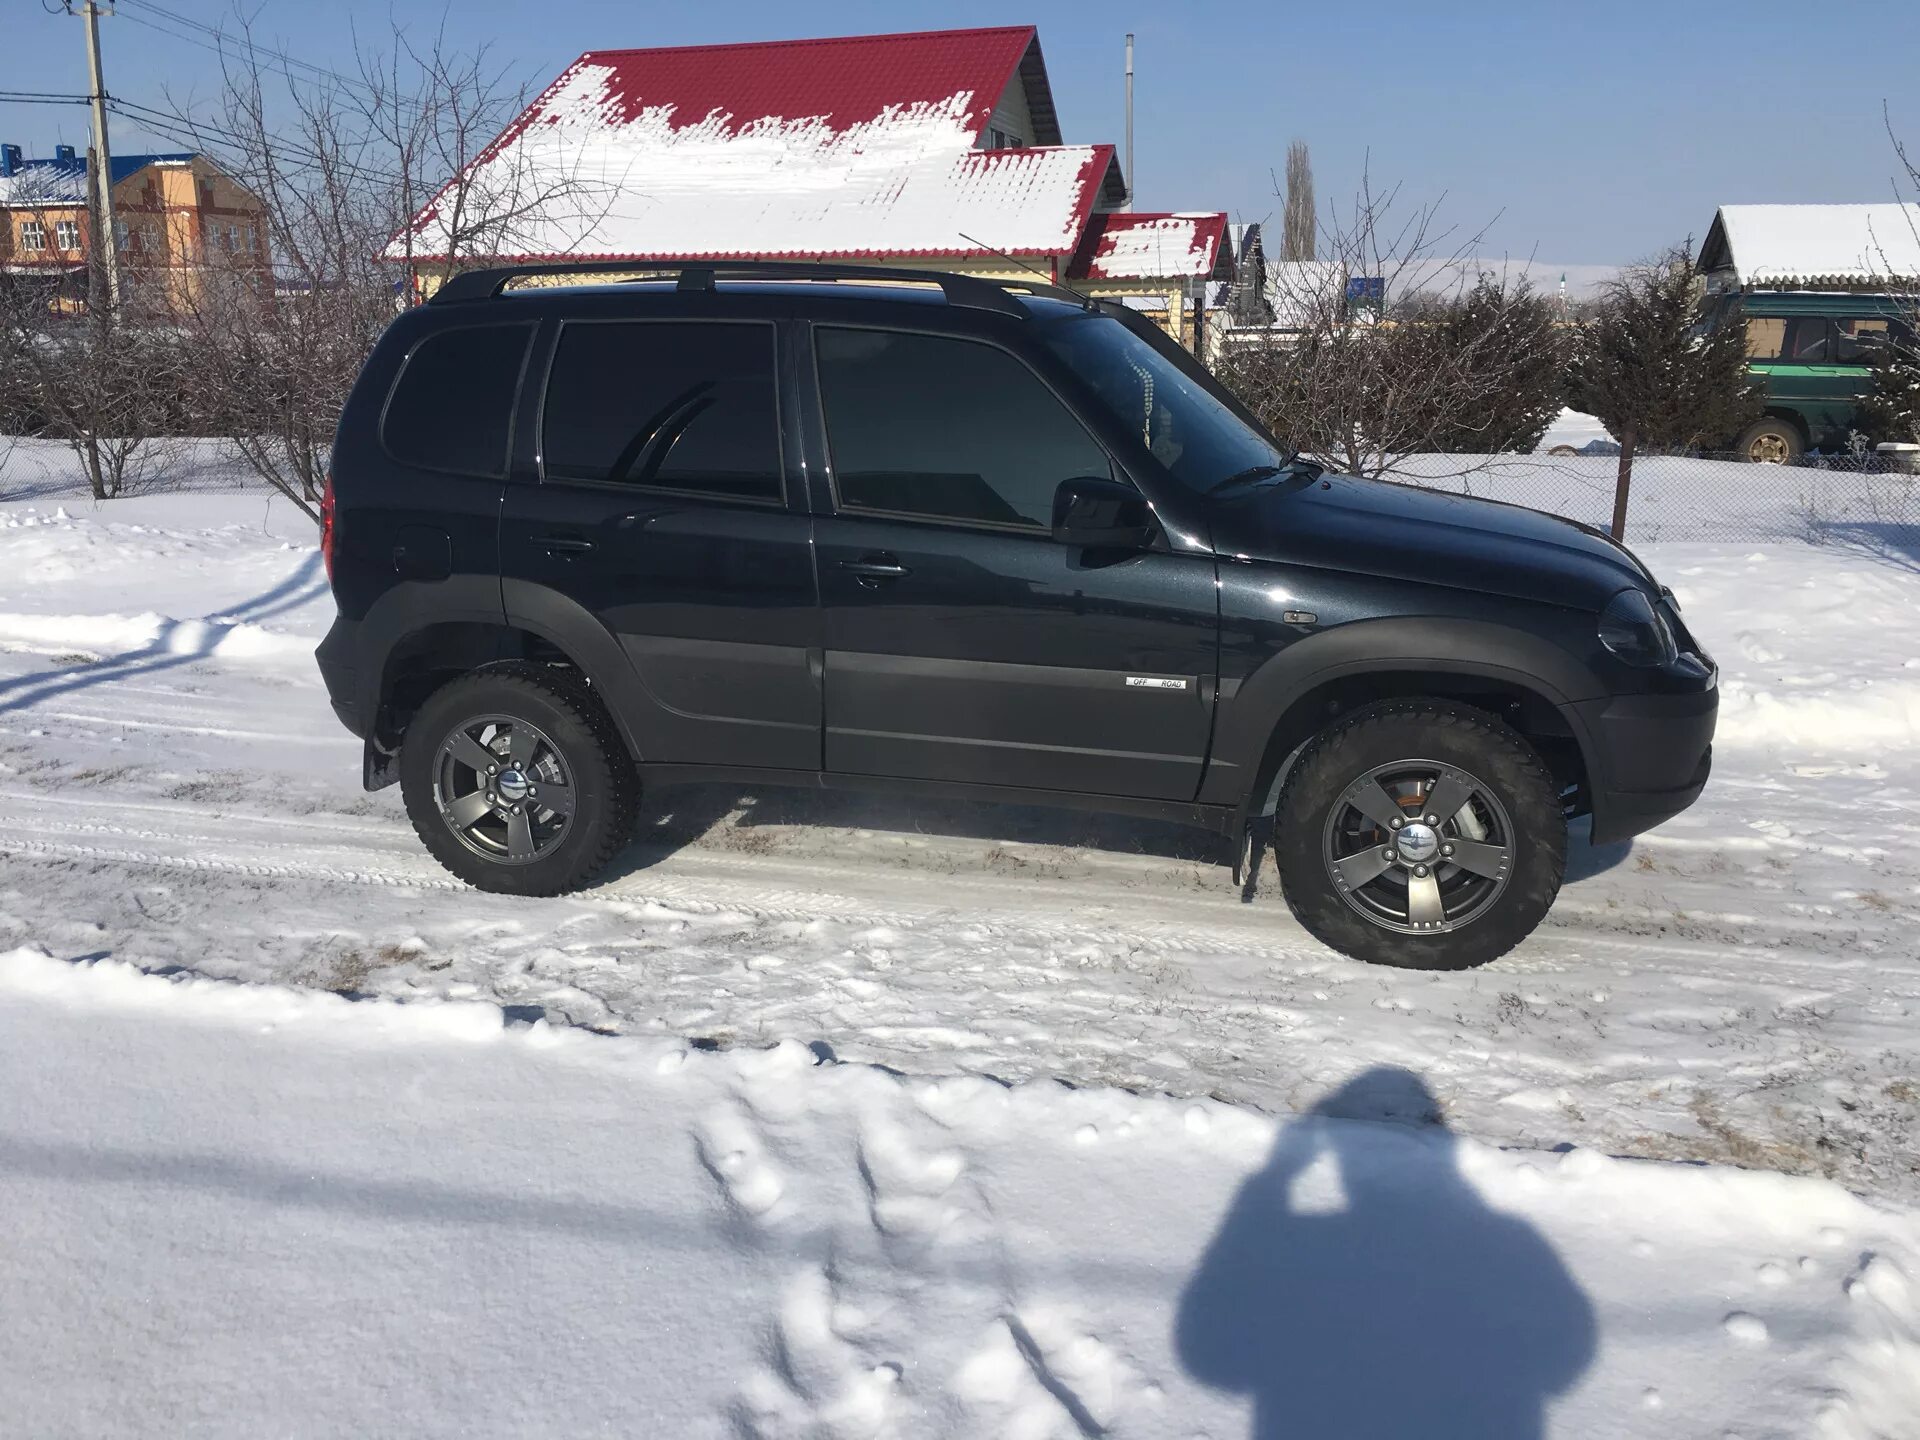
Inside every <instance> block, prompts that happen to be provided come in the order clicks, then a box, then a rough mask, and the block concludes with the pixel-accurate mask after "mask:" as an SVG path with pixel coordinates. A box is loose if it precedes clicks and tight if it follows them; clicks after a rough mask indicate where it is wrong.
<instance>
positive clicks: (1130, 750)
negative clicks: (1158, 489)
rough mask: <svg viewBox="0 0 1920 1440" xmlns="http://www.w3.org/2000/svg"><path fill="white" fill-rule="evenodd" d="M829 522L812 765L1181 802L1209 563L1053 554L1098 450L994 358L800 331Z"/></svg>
mask: <svg viewBox="0 0 1920 1440" xmlns="http://www.w3.org/2000/svg"><path fill="white" fill-rule="evenodd" d="M814 339H815V357H816V361H817V364H818V367H819V382H820V384H819V391H820V396H821V403H822V405H823V408H824V412H825V420H826V430H827V441H828V449H829V452H830V458H831V475H832V479H833V489H834V505H835V513H834V514H833V515H832V516H830V517H822V518H821V519H819V520H817V521H816V529H815V535H816V541H817V545H818V550H819V563H820V587H821V598H822V602H823V606H824V612H825V620H826V630H825V643H826V663H825V668H826V739H825V749H826V768H827V769H828V770H829V771H838V772H842V773H849V774H863V775H887V776H900V777H907V778H913V779H926V780H950V781H964V782H970V783H975V784H990V785H1011V786H1021V787H1028V788H1038V789H1047V790H1064V791H1083V792H1091V793H1097V794H1110V795H1127V796H1147V797H1154V798H1159V799H1191V798H1192V797H1193V795H1194V793H1195V791H1196V790H1197V788H1198V786H1199V782H1200V774H1201V770H1202V769H1203V767H1204V765H1205V761H1206V751H1207V741H1208V736H1209V734H1210V730H1211V725H1212V713H1213V699H1214V674H1215V671H1216V669H1217V653H1218V652H1217V644H1218V629H1219V614H1218V599H1217V596H1216V591H1215V586H1214V561H1213V557H1212V556H1210V555H1204V554H1176V553H1169V552H1166V551H1154V552H1138V553H1122V554H1116V553H1111V552H1092V551H1087V550H1083V549H1081V548H1079V547H1076V546H1070V545H1062V544H1059V543H1057V542H1056V541H1055V540H1054V538H1053V534H1052V527H1051V518H1052V505H1053V495H1054V491H1055V489H1056V488H1057V487H1058V485H1059V483H1060V482H1061V481H1063V480H1068V479H1073V478H1076V477H1083V476H1104V475H1109V474H1112V473H1114V472H1113V469H1112V466H1111V462H1110V461H1109V459H1108V457H1107V455H1106V453H1105V451H1104V450H1102V449H1101V447H1100V446H1099V445H1098V444H1097V443H1096V442H1095V441H1094V440H1093V438H1092V437H1091V436H1090V435H1089V434H1088V432H1087V431H1086V429H1085V428H1084V427H1083V426H1082V425H1081V424H1080V422H1079V421H1078V420H1077V419H1076V418H1075V417H1074V415H1073V414H1072V413H1071V412H1070V411H1069V409H1068V408H1067V407H1066V405H1065V404H1064V403H1063V402H1062V401H1061V400H1060V399H1059V398H1058V397H1057V396H1056V395H1055V394H1054V392H1053V391H1052V390H1051V389H1050V388H1049V387H1048V386H1047V385H1046V384H1045V382H1043V381H1042V380H1041V379H1040V377H1039V376H1038V375H1037V374H1036V373H1035V372H1034V371H1033V370H1032V369H1030V368H1029V367H1028V366H1027V365H1026V364H1025V363H1024V362H1023V361H1022V360H1020V359H1019V358H1018V357H1016V356H1014V355H1013V354H1011V353H1010V352H1008V351H1006V350H1003V349H1000V348H999V347H997V346H994V345H990V344H987V343H984V342H981V341H977V340H972V339H966V338H962V337H959V336H953V335H935V334H925V333H910V332H904V331H887V330H873V329H855V328H851V327H846V328H840V327H828V326H821V327H816V328H815V330H814Z"/></svg>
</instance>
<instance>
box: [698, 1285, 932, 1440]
mask: <svg viewBox="0 0 1920 1440" xmlns="http://www.w3.org/2000/svg"><path fill="white" fill-rule="evenodd" d="M854 1313H855V1312H853V1311H852V1310H851V1308H850V1307H848V1306H846V1305H843V1304H842V1303H840V1297H839V1294H838V1289H837V1287H836V1286H835V1284H834V1282H833V1280H832V1278H831V1277H830V1276H829V1275H828V1274H827V1273H826V1272H825V1271H823V1270H820V1269H817V1268H809V1269H807V1270H803V1271H801V1272H800V1273H799V1274H797V1275H795V1276H794V1277H793V1279H792V1280H790V1281H789V1282H788V1284H787V1288H786V1291H785V1293H784V1294H783V1295H782V1296H781V1299H780V1311H779V1315H778V1316H777V1318H776V1319H775V1321H774V1324H773V1328H772V1333H771V1334H770V1335H769V1337H768V1341H767V1357H766V1361H765V1363H764V1364H761V1365H759V1366H757V1367H755V1369H754V1371H753V1373H752V1374H750V1375H749V1376H748V1377H747V1379H746V1381H745V1383H744V1384H742V1386H741V1387H740V1392H739V1394H738V1396H737V1397H736V1399H735V1401H734V1414H735V1418H736V1419H737V1420H738V1421H739V1427H738V1428H739V1429H740V1431H741V1432H742V1433H743V1434H745V1435H748V1436H751V1437H753V1440H775V1437H786V1436H794V1435H819V1436H832V1437H834V1440H855V1437H867V1436H875V1437H877V1436H880V1435H885V1434H893V1433H896V1432H895V1427H894V1425H893V1423H892V1422H893V1420H894V1412H895V1408H896V1404H897V1389H898V1386H899V1384H900V1377H901V1375H902V1373H903V1371H902V1367H901V1366H900V1365H899V1364H897V1363H895V1362H893V1361H888V1360H882V1361H879V1362H878V1363H876V1362H875V1361H873V1360H872V1359H870V1358H869V1357H867V1356H866V1355H863V1354H862V1352H861V1350H860V1349H859V1347H858V1346H857V1345H855V1344H854V1343H852V1342H851V1340H850V1339H849V1338H848V1336H847V1335H846V1334H845V1333H844V1329H845V1324H846V1321H847V1319H848V1317H849V1316H850V1315H852V1314H854Z"/></svg>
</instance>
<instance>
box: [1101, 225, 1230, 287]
mask: <svg viewBox="0 0 1920 1440" xmlns="http://www.w3.org/2000/svg"><path fill="white" fill-rule="evenodd" d="M1226 233H1227V217H1226V215H1225V214H1224V213H1222V212H1217V211H1205V212H1201V211H1193V212H1178V213H1171V212H1149V211H1144V210H1133V211H1128V212H1126V213H1125V214H1118V215H1095V216H1094V217H1093V220H1092V223H1091V224H1089V225H1088V226H1087V231H1086V234H1085V235H1084V236H1083V237H1082V238H1081V241H1080V248H1079V249H1078V250H1076V251H1075V252H1074V256H1073V260H1072V263H1071V264H1069V265H1068V267H1067V276H1068V278H1069V279H1073V280H1144V279H1159V278H1162V277H1170V276H1205V275H1211V274H1212V273H1213V267H1214V265H1215V263H1216V262H1217V261H1218V260H1219V258H1220V245H1221V242H1222V241H1223V240H1224V239H1225V238H1226Z"/></svg>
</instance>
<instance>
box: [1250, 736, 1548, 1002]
mask: <svg viewBox="0 0 1920 1440" xmlns="http://www.w3.org/2000/svg"><path fill="white" fill-rule="evenodd" d="M1274 852H1275V863H1276V866H1277V868H1278V870H1279V874H1280V883H1281V888H1282V890H1283V892H1284V893H1285V895H1286V897H1287V903H1288V904H1289V905H1290V906H1292V908H1293V912H1294V914H1295V915H1296V916H1298V917H1299V920H1300V923H1301V924H1303V925H1305V926H1306V928H1307V929H1308V930H1310V931H1311V932H1312V933H1313V934H1314V936H1315V937H1316V938H1318V939H1320V940H1322V941H1324V942H1325V943H1326V944H1328V945H1330V946H1332V947H1333V948H1334V949H1336V950H1339V951H1342V952H1343V953H1345V954H1348V955H1352V956H1354V957H1355V958H1356V959H1360V960H1368V961H1372V962H1374V963H1376V964H1382V965H1397V966H1402V967H1406V968H1411V969H1420V970H1458V969H1465V968H1466V967H1468V966H1472V965H1480V964H1484V963H1485V962H1486V961H1488V960H1491V959H1493V958H1495V957H1496V956H1499V955H1503V954H1505V953H1506V952H1507V951H1508V950H1510V949H1512V948H1513V947H1514V946H1515V945H1517V944H1519V943H1520V941H1522V940H1524V939H1525V938H1526V937H1527V936H1528V935H1529V934H1531V933H1532V932H1533V929H1534V927H1535V926H1537V925H1538V924H1539V923H1540V921H1541V919H1542V918H1544V917H1545V915H1546V913H1547V911H1548V909H1549V908H1550V907H1551V906H1552V904H1553V900H1554V896H1555V895H1557V894H1558V893H1559V889H1560V879H1561V875H1562V873H1563V871H1564V869H1565V865H1566V821H1565V818H1564V816H1563V814H1562V811H1561V807H1560V802H1559V797H1558V794H1557V792H1556V789H1555V787H1554V783H1553V779H1552V777H1551V776H1550V775H1549V774H1548V773H1547V770H1546V767H1545V766H1544V765H1543V764H1541V761H1540V757H1539V756H1538V755H1537V754H1536V753H1535V752H1534V750H1533V748H1532V747H1531V746H1530V745H1528V744H1527V742H1526V741H1525V740H1523V739H1521V738H1520V737H1519V736H1518V735H1516V734H1515V733H1514V732H1513V731H1512V730H1510V729H1508V728H1507V727H1506V726H1505V725H1502V724H1501V723H1500V722H1499V721H1498V720H1496V719H1494V718H1493V717H1492V716H1491V715H1487V714H1485V713H1483V712H1481V711H1478V710H1473V709H1469V708H1468V707H1466V706H1461V705H1452V704H1448V703H1445V702H1442V701H1389V702H1387V703H1384V704H1381V705H1375V706H1370V707H1368V708H1367V709H1364V710H1359V711H1356V712H1354V714H1352V715H1351V716H1349V717H1347V718H1346V719H1345V720H1342V721H1340V722H1339V723H1338V724H1336V725H1334V726H1332V727H1331V728H1329V729H1328V730H1326V731H1325V732H1323V733H1322V734H1321V735H1320V736H1319V737H1318V738H1316V739H1315V740H1314V741H1313V742H1312V744H1310V745H1309V746H1308V748H1307V749H1306V751H1305V752H1304V753H1303V754H1302V755H1301V757H1300V759H1299V762H1298V763H1297V764H1295V765H1294V767H1293V769H1292V771H1291V772H1290V774H1289V776H1288V779H1287V785H1286V789H1285V790H1284V791H1283V792H1282V794H1281V797H1280V807H1279V813H1278V821H1277V825H1276V829H1275V836H1274Z"/></svg>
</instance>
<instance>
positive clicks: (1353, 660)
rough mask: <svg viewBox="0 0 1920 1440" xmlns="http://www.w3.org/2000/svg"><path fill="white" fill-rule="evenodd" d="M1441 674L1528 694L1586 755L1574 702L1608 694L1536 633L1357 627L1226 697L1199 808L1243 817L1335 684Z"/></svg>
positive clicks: (1434, 621)
mask: <svg viewBox="0 0 1920 1440" xmlns="http://www.w3.org/2000/svg"><path fill="white" fill-rule="evenodd" d="M1396 671H1415V672H1417V671H1439V672H1445V673H1446V674H1449V675H1466V676H1474V677H1478V678H1483V679H1488V680H1495V681H1498V682H1500V683H1502V684H1504V685H1508V686H1512V687H1514V688H1516V689H1520V690H1526V691H1530V692H1532V693H1533V694H1535V695H1538V696H1539V697H1540V698H1541V699H1543V700H1545V701H1546V702H1548V703H1549V704H1551V705H1552V706H1553V707H1554V708H1555V709H1556V710H1557V711H1558V712H1559V713H1560V715H1561V717H1562V718H1563V720H1564V721H1565V723H1566V724H1567V727H1568V728H1569V730H1571V731H1572V733H1573V736H1574V738H1575V740H1576V741H1577V742H1578V744H1579V746H1580V751H1581V755H1582V756H1583V757H1584V758H1585V759H1586V760H1587V761H1588V762H1589V763H1591V762H1592V759H1593V745H1592V738H1591V736H1590V735H1589V734H1588V733H1587V725H1586V722H1585V720H1584V718H1583V717H1582V716H1581V714H1580V711H1579V709H1578V707H1577V705H1576V702H1578V701H1581V700H1588V699H1592V698H1594V697H1596V696H1599V695H1603V694H1605V693H1606V687H1605V686H1604V685H1603V684H1602V683H1601V682H1600V680H1599V679H1598V678H1597V677H1596V676H1595V675H1594V674H1593V672H1592V671H1591V670H1589V669H1588V668H1587V667H1586V666H1585V665H1584V664H1582V663H1581V661H1580V660H1579V658H1578V657H1577V656H1575V655H1572V654H1570V653H1569V652H1568V651H1567V650H1566V649H1565V647H1563V646H1561V645H1558V644H1556V643H1555V642H1553V641H1552V640H1549V639H1546V638H1544V637H1542V636H1540V635H1538V634H1534V633H1532V632H1530V631H1526V630H1521V629H1517V628H1515V627H1513V626H1509V625H1501V624H1497V623H1494V622H1492V621H1486V620H1469V619H1462V618H1457V617H1450V616H1398V617H1389V618H1382V619H1377V620H1356V621H1352V622H1350V623H1348V624H1345V625H1339V626H1335V627H1334V628H1332V629H1328V630H1323V631H1321V632H1319V633H1318V634H1314V635H1309V636H1307V637H1306V638H1304V639H1301V640H1296V641H1294V642H1293V643H1292V644H1290V645H1288V646H1286V647H1285V648H1284V649H1282V650H1280V651H1279V652H1278V653H1277V654H1275V655H1273V656H1272V657H1271V658H1269V659H1268V660H1266V661H1265V662H1264V663H1262V664H1261V665H1260V667H1259V668H1258V669H1256V670H1255V671H1254V672H1253V673H1252V674H1250V675H1248V676H1246V677H1245V678H1243V679H1241V680H1240V681H1239V682H1238V683H1237V684H1234V685H1232V686H1231V693H1228V687H1227V686H1224V685H1223V687H1222V689H1221V695H1220V714H1219V719H1218V721H1217V722H1216V727H1215V731H1214V742H1213V753H1212V756H1211V758H1210V759H1209V761H1208V764H1207V773H1206V778H1205V779H1204V780H1203V781H1202V783H1201V791H1200V797H1199V798H1200V800H1201V801H1202V802H1203V803H1207V804H1214V805H1231V806H1234V807H1235V808H1236V809H1238V810H1240V811H1241V812H1242V813H1243V814H1244V813H1246V812H1247V810H1248V809H1249V808H1250V807H1251V806H1252V804H1253V803H1254V802H1255V800H1256V799H1258V798H1262V797H1261V796H1260V792H1261V790H1262V788H1263V786H1264V785H1265V784H1270V783H1271V781H1272V778H1273V777H1272V775H1271V774H1264V773H1263V770H1266V769H1270V768H1271V761H1272V760H1274V759H1276V758H1284V757H1272V756H1269V754H1268V749H1269V746H1270V744H1271V742H1272V741H1273V739H1274V736H1275V734H1276V733H1277V731H1278V730H1279V727H1280V724H1281V721H1282V720H1283V719H1284V718H1285V717H1286V715H1287V712H1288V710H1289V709H1290V708H1291V707H1292V706H1293V705H1294V704H1295V703H1296V702H1297V701H1299V700H1300V699H1301V698H1302V697H1304V696H1306V695H1308V694H1310V693H1311V692H1312V691H1314V690H1316V689H1318V688H1319V687H1321V686H1323V685H1325V684H1327V683H1328V682H1329V681H1333V680H1339V679H1344V678H1346V677H1349V676H1355V675H1365V674H1368V673H1375V674H1379V673H1388V672H1396Z"/></svg>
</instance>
